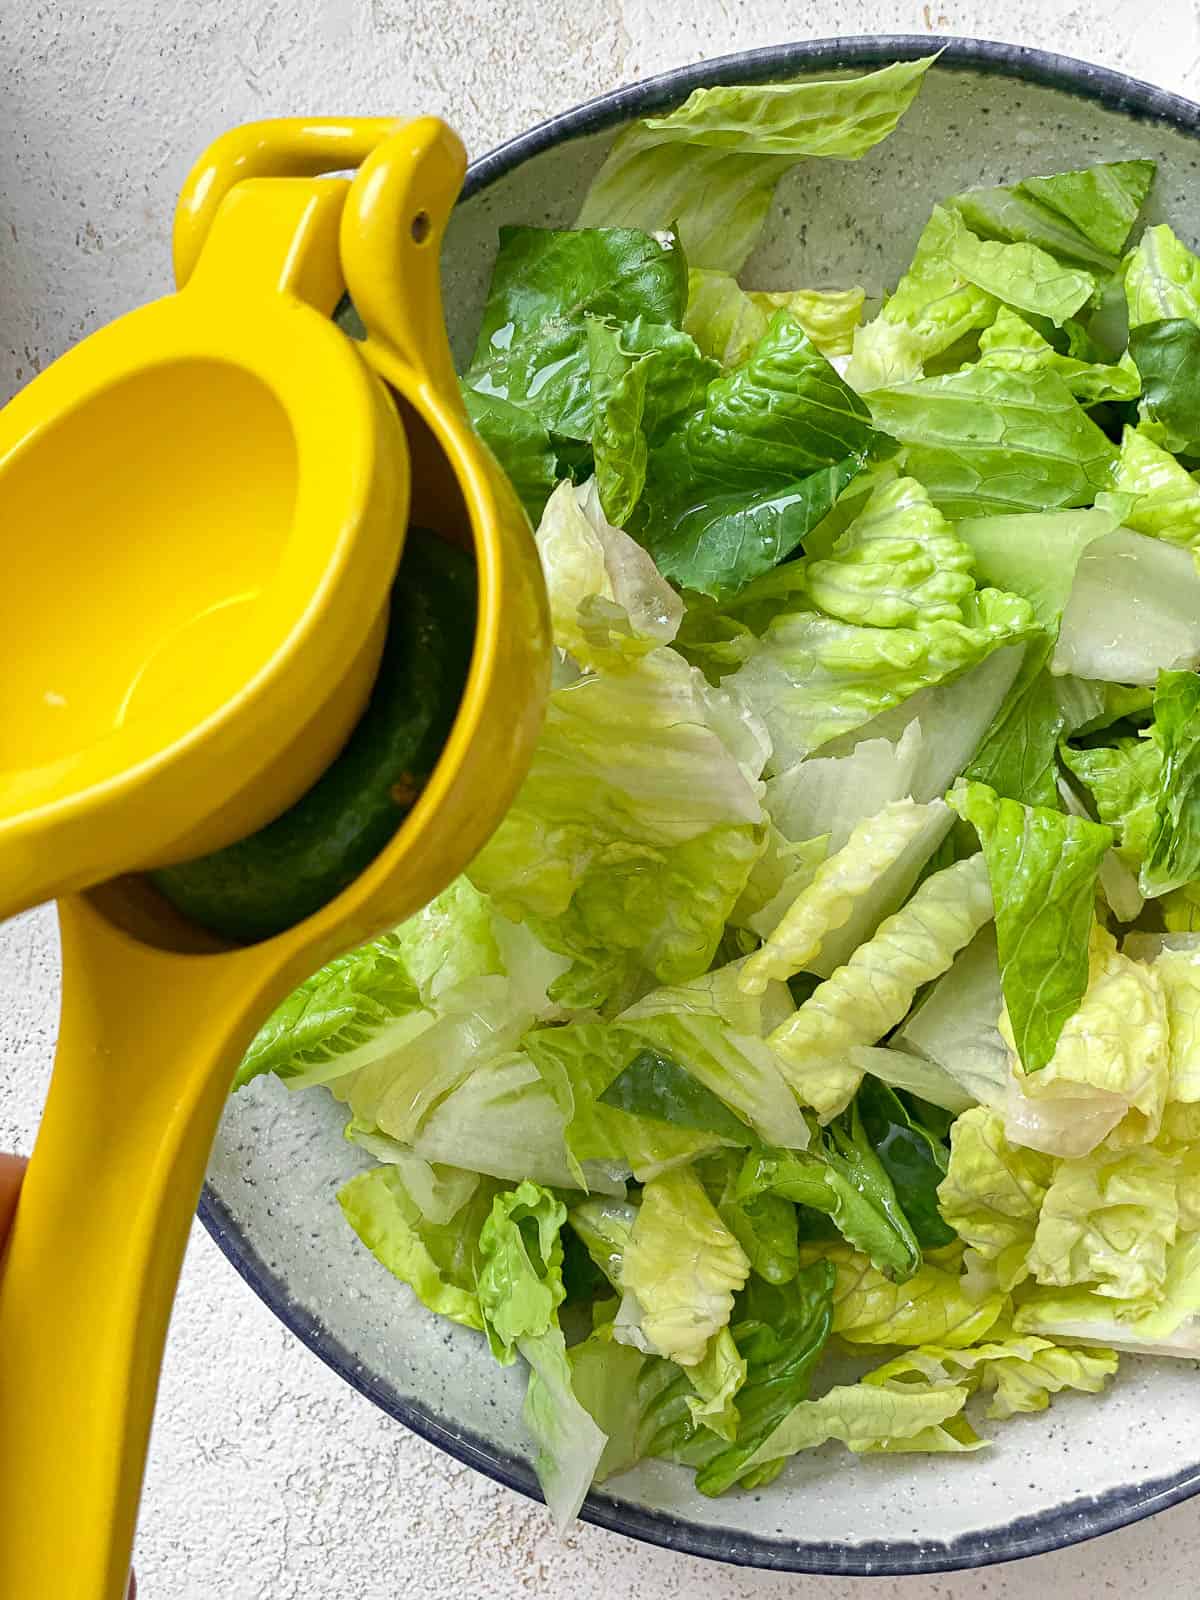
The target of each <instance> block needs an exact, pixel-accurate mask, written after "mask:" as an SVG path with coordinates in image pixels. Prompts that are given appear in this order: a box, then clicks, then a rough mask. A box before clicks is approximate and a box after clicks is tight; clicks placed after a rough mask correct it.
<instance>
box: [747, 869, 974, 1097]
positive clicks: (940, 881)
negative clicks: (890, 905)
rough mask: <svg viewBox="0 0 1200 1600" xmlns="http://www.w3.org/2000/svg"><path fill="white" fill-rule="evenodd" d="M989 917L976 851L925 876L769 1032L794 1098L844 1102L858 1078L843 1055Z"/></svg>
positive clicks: (897, 1010) (904, 1006)
mask: <svg viewBox="0 0 1200 1600" xmlns="http://www.w3.org/2000/svg"><path fill="white" fill-rule="evenodd" d="M991 915H992V895H991V890H990V888H989V887H988V875H987V869H986V867H985V865H984V861H983V857H982V856H972V857H971V858H970V859H969V860H967V861H961V862H957V863H955V865H953V866H950V867H945V868H943V869H942V871H940V872H935V873H934V874H933V875H932V876H931V877H928V878H926V879H925V881H924V883H922V884H921V886H920V887H919V888H918V889H917V891H916V893H915V894H914V895H913V897H912V899H911V900H910V901H909V902H908V904H907V905H906V906H905V907H904V908H903V909H902V910H900V911H898V912H896V914H895V915H894V916H891V917H889V918H887V920H886V921H885V922H883V923H882V924H881V925H880V927H879V928H877V929H876V931H875V934H874V936H873V937H872V938H871V939H869V940H868V941H867V943H866V944H863V945H860V946H859V948H858V949H857V950H856V951H855V952H854V954H853V955H852V956H851V957H850V960H849V961H848V962H847V963H846V965H845V966H844V967H839V968H838V970H837V971H836V972H835V973H834V974H833V976H832V977H831V978H828V979H827V980H826V981H825V982H824V983H822V984H820V985H819V986H818V987H817V989H816V990H815V991H814V992H813V994H812V995H811V997H810V998H809V999H808V1000H806V1001H805V1003H804V1004H803V1005H802V1006H801V1007H800V1008H799V1010H798V1011H797V1012H796V1013H795V1015H794V1016H792V1017H789V1018H788V1020H787V1021H786V1022H783V1023H781V1024H780V1025H779V1027H778V1028H776V1030H775V1032H774V1033H773V1034H772V1035H771V1043H772V1044H773V1045H774V1047H775V1050H776V1051H777V1053H778V1055H779V1057H780V1059H781V1060H782V1062H783V1066H784V1072H785V1074H786V1076H787V1078H788V1081H789V1082H790V1083H791V1085H792V1087H793V1088H794V1089H795V1091H796V1093H797V1094H798V1095H799V1096H800V1098H801V1099H802V1100H803V1101H804V1102H805V1103H806V1104H808V1105H811V1106H813V1107H815V1108H816V1110H817V1112H818V1113H819V1115H820V1116H821V1117H822V1118H823V1119H828V1118H829V1117H832V1116H836V1114H837V1113H838V1112H839V1111H841V1110H842V1109H843V1108H844V1107H845V1106H846V1105H847V1104H848V1103H849V1101H850V1099H851V1097H852V1095H853V1094H854V1091H855V1090H856V1089H857V1088H858V1084H859V1081H860V1079H861V1077H862V1074H861V1072H860V1071H859V1070H858V1069H857V1068H856V1067H854V1066H853V1065H852V1064H851V1062H850V1060H849V1057H848V1051H849V1050H851V1049H852V1048H853V1047H854V1046H855V1045H871V1044H875V1043H876V1042H877V1041H878V1040H879V1039H881V1038H882V1037H883V1036H884V1034H885V1033H888V1032H889V1031H890V1030H891V1029H892V1028H894V1027H895V1025H896V1024H897V1023H898V1022H900V1021H901V1020H902V1019H903V1017H904V1014H905V1012H906V1011H907V1010H908V1008H909V1007H910V1006H911V1005H912V1002H913V997H914V995H915V994H916V992H917V990H918V989H919V988H920V987H921V985H922V984H925V983H928V982H929V981H930V979H932V978H936V977H937V976H938V975H939V974H940V973H942V972H945V970H946V968H947V967H948V966H949V965H950V963H951V962H952V961H953V959H954V957H955V956H956V955H957V954H958V952H959V951H960V950H961V949H962V948H963V946H964V945H966V944H969V943H970V941H971V940H972V939H973V938H974V936H975V934H976V933H978V931H979V929H980V928H981V927H982V926H983V924H984V923H985V922H987V921H988V920H989V919H990V918H991Z"/></svg>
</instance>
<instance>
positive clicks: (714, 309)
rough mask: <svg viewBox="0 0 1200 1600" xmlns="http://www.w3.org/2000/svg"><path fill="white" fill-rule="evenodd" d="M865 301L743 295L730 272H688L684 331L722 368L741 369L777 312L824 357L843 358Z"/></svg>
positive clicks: (799, 294) (815, 294)
mask: <svg viewBox="0 0 1200 1600" xmlns="http://www.w3.org/2000/svg"><path fill="white" fill-rule="evenodd" d="M864 298H865V294H864V291H863V290H862V289H842V290H836V289H835V290H820V289H793V290H785V291H783V292H773V291H758V292H754V291H751V292H749V293H747V291H746V290H745V289H743V288H741V287H740V286H739V284H738V281H737V279H736V278H735V277H734V276H733V274H732V273H731V272H712V271H709V270H707V269H706V268H704V267H693V269H692V271H691V272H690V273H689V274H688V303H687V311H686V313H685V315H684V319H683V326H684V329H685V331H686V332H688V333H690V334H691V336H692V338H693V339H695V341H696V343H697V344H698V345H699V346H700V349H701V350H702V351H703V352H704V354H705V355H706V356H711V357H712V358H714V359H715V360H717V361H719V362H720V363H721V365H722V366H723V367H736V366H740V365H741V363H742V362H743V361H744V360H745V359H746V357H747V356H748V355H749V354H750V351H751V350H752V349H753V348H754V346H755V345H756V344H757V343H758V341H759V340H760V339H761V338H762V336H763V334H764V333H766V331H767V324H768V323H769V322H770V320H771V317H772V316H773V315H774V314H775V312H776V311H786V312H787V313H788V315H789V316H790V317H791V318H793V320H794V321H796V322H798V323H799V324H800V326H801V327H802V328H803V329H804V331H805V333H807V335H808V336H809V338H810V339H811V340H812V342H813V343H814V344H815V345H816V347H817V349H818V350H819V351H820V352H821V354H822V355H823V356H848V355H849V354H850V348H851V345H852V343H853V339H854V330H855V328H856V327H857V326H858V323H859V319H860V318H861V316H862V307H863V300H864Z"/></svg>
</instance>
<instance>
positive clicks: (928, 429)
mask: <svg viewBox="0 0 1200 1600" xmlns="http://www.w3.org/2000/svg"><path fill="white" fill-rule="evenodd" d="M871 412H872V415H873V416H874V418H875V422H876V425H877V426H878V427H879V428H881V429H882V430H883V432H884V433H888V434H890V435H891V436H892V437H893V438H894V439H899V440H900V442H901V443H902V444H904V445H907V446H908V454H907V458H906V460H907V466H908V471H909V472H910V473H911V474H912V476H913V477H914V478H917V479H919V480H920V482H921V483H923V484H924V485H925V487H926V489H928V491H929V493H930V496H931V497H932V499H933V502H934V504H935V505H936V506H938V507H939V508H940V509H941V510H942V511H943V512H944V513H945V514H946V516H948V517H977V516H996V515H999V514H1000V513H1002V512H1021V511H1023V512H1034V511H1057V510H1066V509H1068V508H1069V507H1071V506H1086V505H1091V504H1092V502H1093V501H1094V500H1095V498H1096V494H1097V492H1098V491H1099V490H1101V489H1107V488H1108V487H1109V486H1110V484H1111V478H1112V464H1113V460H1114V458H1115V455H1116V452H1115V451H1114V449H1113V447H1112V445H1111V444H1110V443H1109V441H1108V439H1107V438H1106V437H1105V436H1104V434H1103V433H1102V432H1101V431H1100V429H1099V427H1097V425H1096V424H1095V423H1094V422H1093V421H1092V419H1091V418H1090V417H1089V416H1088V414H1087V412H1086V411H1084V410H1083V408H1082V407H1081V406H1080V405H1079V402H1078V401H1077V400H1076V399H1075V397H1074V395H1073V394H1072V393H1071V391H1070V389H1068V388H1067V386H1066V384H1065V383H1064V382H1063V380H1062V379H1061V378H1060V377H1059V376H1058V374H1057V373H1055V372H1051V371H1049V370H1048V369H1045V370H1039V371H1036V372H1012V371H1008V370H1006V369H1005V368H1003V367H989V366H974V367H968V368H967V369H966V371H965V372H954V373H949V374H947V375H946V376H943V377H936V378H921V379H918V380H917V381H916V382H912V383H903V384H898V385H896V386H894V387H891V388H888V389H879V390H876V391H874V392H873V393H872V394H871Z"/></svg>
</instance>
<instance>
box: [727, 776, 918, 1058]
mask: <svg viewBox="0 0 1200 1600" xmlns="http://www.w3.org/2000/svg"><path fill="white" fill-rule="evenodd" d="M942 822H944V824H945V826H943V827H939V824H940V823H942ZM948 827H949V812H948V811H947V809H946V807H945V805H944V804H943V802H942V801H940V800H935V801H932V802H930V804H929V805H926V806H918V805H914V803H913V802H912V801H911V800H895V801H893V802H892V803H891V804H890V805H887V806H885V807H884V808H883V809H882V810H881V811H879V812H878V813H877V814H876V815H875V816H873V817H869V818H868V819H867V820H866V821H865V822H860V823H859V824H858V825H857V827H855V829H854V831H853V832H852V833H851V835H850V837H849V839H847V841H846V843H845V844H844V845H843V846H842V848H841V849H840V850H838V851H836V852H835V853H834V854H833V855H831V856H829V857H828V858H827V859H826V860H825V861H824V862H823V863H822V864H821V865H820V866H819V867H818V868H817V870H816V873H815V874H814V876H813V879H812V882H811V883H810V884H809V885H808V886H807V887H806V888H804V889H802V890H801V891H800V893H799V894H798V895H797V897H796V899H795V900H794V901H793V902H792V904H791V905H790V906H789V907H788V909H787V911H786V912H785V914H784V916H783V917H782V919H781V920H780V922H779V923H778V924H777V925H776V926H775V927H774V928H773V929H772V930H771V932H770V933H769V934H768V936H767V938H766V940H765V942H764V943H763V945H762V946H761V947H760V948H759V949H758V950H756V951H755V952H754V953H753V954H752V955H751V956H749V957H748V958H747V960H746V962H745V964H744V966H743V967H742V970H741V973H740V976H739V979H738V984H739V987H740V988H741V989H742V990H743V991H744V992H745V993H747V994H762V993H763V992H764V991H765V989H766V987H767V985H768V983H770V982H771V981H772V980H779V979H786V978H790V977H792V976H793V975H794V974H795V973H797V972H802V971H805V970H808V971H817V970H820V969H818V968H817V967H815V966H814V965H813V963H814V961H815V960H816V958H817V957H818V956H820V955H821V954H823V952H824V946H825V944H826V941H827V938H828V936H829V935H830V934H831V933H835V932H837V931H839V930H841V929H844V928H845V927H846V925H847V924H848V923H849V922H851V920H852V919H854V913H855V911H856V909H857V907H858V905H859V903H860V902H861V901H862V900H863V899H864V897H866V896H871V895H873V894H874V893H875V892H876V891H877V889H878V886H879V883H880V880H881V879H882V878H883V877H884V876H885V875H886V874H888V873H889V872H890V871H891V870H892V869H893V868H894V867H896V866H897V864H898V863H900V861H901V859H902V858H903V857H905V856H906V855H909V854H910V853H911V850H912V846H913V845H914V844H916V843H918V842H919V843H920V844H921V845H922V846H923V847H924V853H925V855H926V856H927V855H928V854H930V853H931V852H932V851H933V850H934V849H935V848H936V846H937V844H938V843H939V842H940V838H939V835H940V834H942V833H944V832H945V831H946V828H948ZM920 866H921V861H920V859H918V860H917V861H915V862H912V864H911V873H910V874H909V877H908V883H907V884H906V885H905V886H904V891H905V892H906V890H907V889H908V888H911V886H912V882H913V880H914V879H915V877H916V874H917V872H918V871H919V869H920ZM896 898H897V899H898V900H902V899H903V898H904V892H902V893H901V894H900V895H898V896H897V897H896ZM893 909H894V907H889V908H888V910H889V911H890V910H893ZM883 915H884V912H883V911H882V910H881V911H880V915H879V917H878V918H876V926H877V925H878V922H879V921H881V920H882V918H883ZM870 931H872V930H870V929H867V930H865V931H864V932H863V934H862V935H861V937H860V936H859V935H858V930H857V929H856V930H855V935H856V936H855V937H854V939H853V943H852V944H851V946H850V950H853V949H855V948H857V946H858V945H859V944H860V943H861V942H862V938H863V937H866V936H868V934H869V932H870ZM841 943H842V944H843V946H844V944H845V941H841ZM850 950H847V951H846V953H845V956H844V957H843V959H848V957H849V954H850ZM838 954H839V955H841V954H842V952H841V951H840V950H839V952H838ZM841 964H842V962H841V960H838V961H835V962H834V967H833V968H831V969H830V971H831V972H832V970H834V969H835V968H836V966H840V965H841ZM825 965H828V963H826V964H825ZM826 975H827V976H828V975H830V974H829V973H827V974H826ZM869 1042H872V1043H873V1042H874V1041H869Z"/></svg>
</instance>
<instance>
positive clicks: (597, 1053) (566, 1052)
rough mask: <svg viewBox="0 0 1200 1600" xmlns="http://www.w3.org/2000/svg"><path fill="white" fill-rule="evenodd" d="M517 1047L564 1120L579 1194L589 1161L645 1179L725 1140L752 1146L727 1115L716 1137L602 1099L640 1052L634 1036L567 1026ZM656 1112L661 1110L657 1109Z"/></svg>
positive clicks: (596, 1026) (597, 1025)
mask: <svg viewBox="0 0 1200 1600" xmlns="http://www.w3.org/2000/svg"><path fill="white" fill-rule="evenodd" d="M523 1042H524V1046H525V1049H526V1051H527V1052H528V1054H529V1057H530V1059H531V1060H532V1061H533V1063H534V1065H535V1066H536V1067H537V1070H538V1072H539V1073H540V1074H541V1076H542V1079H543V1081H544V1082H545V1084H546V1086H547V1088H548V1089H549V1090H550V1092H551V1094H552V1095H553V1097H554V1100H555V1103H556V1104H557V1106H558V1107H559V1109H560V1111H561V1113H562V1116H563V1118H564V1140H565V1144H566V1150H567V1155H568V1159H569V1161H570V1163H571V1170H572V1172H573V1173H574V1181H575V1182H576V1183H577V1184H578V1186H579V1187H580V1188H587V1187H589V1184H588V1179H587V1171H586V1168H585V1163H588V1162H593V1163H594V1162H602V1163H604V1164H605V1165H606V1167H607V1168H608V1169H609V1170H613V1171H623V1172H632V1173H633V1174H634V1175H635V1176H636V1177H637V1178H638V1179H639V1180H644V1179H647V1178H649V1177H651V1176H653V1175H654V1174H655V1173H657V1172H661V1171H662V1170H664V1169H665V1168H667V1167H671V1166H674V1165H677V1164H678V1163H680V1162H682V1161H690V1160H691V1159H692V1158H693V1157H695V1156H697V1155H700V1154H702V1153H703V1152H704V1151H706V1150H713V1149H716V1148H717V1147H719V1146H720V1145H721V1144H723V1143H725V1142H727V1140H728V1138H729V1137H730V1136H732V1137H733V1138H734V1139H740V1140H741V1141H742V1142H744V1143H745V1144H747V1145H749V1144H751V1143H753V1142H754V1136H753V1134H752V1133H751V1131H750V1129H749V1128H748V1127H746V1126H745V1124H744V1123H742V1122H740V1120H739V1119H738V1118H736V1117H733V1115H732V1113H729V1120H728V1123H723V1131H720V1132H717V1131H714V1130H712V1129H711V1128H708V1127H706V1128H696V1127H695V1126H694V1125H688V1124H687V1123H683V1122H668V1121H666V1120H665V1119H663V1118H661V1117H659V1116H657V1115H650V1114H647V1113H644V1112H640V1111H634V1110H632V1109H631V1108H630V1104H629V1103H628V1101H627V1102H626V1103H625V1104H622V1103H621V1099H620V1096H619V1095H618V1097H617V1098H616V1099H615V1100H605V1099H603V1098H602V1097H603V1095H604V1094H605V1091H606V1090H607V1089H608V1088H609V1087H610V1086H611V1085H612V1084H613V1082H614V1081H615V1080H617V1079H618V1078H619V1077H620V1076H621V1074H622V1073H623V1072H624V1071H625V1069H626V1068H627V1067H628V1066H629V1065H630V1063H631V1062H633V1061H634V1060H636V1058H637V1057H638V1056H639V1055H641V1054H643V1053H644V1051H645V1048H646V1046H645V1041H644V1040H643V1039H642V1038H641V1036H640V1035H639V1034H637V1033H634V1032H631V1031H629V1030H627V1029H624V1028H620V1027H614V1026H611V1025H609V1024H606V1023H601V1022H573V1023H570V1024H568V1025H567V1026H566V1027H558V1028H540V1029H535V1030H534V1031H533V1032H532V1033H528V1034H526V1036H525V1039H524V1041H523ZM707 1103H708V1102H707V1101H706V1102H705V1104H707ZM656 1109H662V1107H661V1104H660V1105H659V1106H658V1107H657V1108H656ZM708 1120H709V1121H710V1122H711V1120H712V1118H711V1117H710V1118H709V1119H708ZM738 1130H740V1132H739V1131H738Z"/></svg>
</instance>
